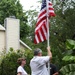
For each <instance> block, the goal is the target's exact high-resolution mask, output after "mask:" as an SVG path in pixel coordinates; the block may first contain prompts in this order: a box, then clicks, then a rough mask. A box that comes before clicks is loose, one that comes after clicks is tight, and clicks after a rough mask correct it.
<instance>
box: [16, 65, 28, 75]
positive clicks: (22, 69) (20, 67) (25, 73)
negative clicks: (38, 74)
mask: <svg viewBox="0 0 75 75" xmlns="http://www.w3.org/2000/svg"><path fill="white" fill-rule="evenodd" d="M18 72H21V73H22V75H28V74H27V72H26V71H25V70H24V68H23V67H22V66H19V67H18V69H17V73H18Z"/></svg>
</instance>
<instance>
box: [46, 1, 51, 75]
mask: <svg viewBox="0 0 75 75" xmlns="http://www.w3.org/2000/svg"><path fill="white" fill-rule="evenodd" d="M46 8H47V47H49V45H50V42H49V8H48V0H46ZM48 72H49V75H50V61H49V62H48Z"/></svg>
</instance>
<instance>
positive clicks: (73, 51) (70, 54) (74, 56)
mask: <svg viewBox="0 0 75 75" xmlns="http://www.w3.org/2000/svg"><path fill="white" fill-rule="evenodd" d="M66 47H67V49H68V50H69V51H67V54H66V55H65V56H64V57H63V60H64V61H73V62H75V41H74V40H70V39H68V40H67V41H66Z"/></svg>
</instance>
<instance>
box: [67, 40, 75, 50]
mask: <svg viewBox="0 0 75 75" xmlns="http://www.w3.org/2000/svg"><path fill="white" fill-rule="evenodd" d="M66 47H67V49H75V41H74V40H70V39H67V41H66Z"/></svg>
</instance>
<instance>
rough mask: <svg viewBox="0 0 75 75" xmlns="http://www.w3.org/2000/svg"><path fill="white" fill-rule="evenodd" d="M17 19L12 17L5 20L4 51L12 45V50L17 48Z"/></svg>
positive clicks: (18, 34)
mask: <svg viewBox="0 0 75 75" xmlns="http://www.w3.org/2000/svg"><path fill="white" fill-rule="evenodd" d="M19 27H20V26H19V20H18V19H13V18H7V19H6V20H5V28H6V51H7V52H8V50H9V49H10V48H11V47H12V48H13V49H14V50H17V49H19V39H20V38H19V36H20V33H19V31H20V30H19V29H20V28H19Z"/></svg>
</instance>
